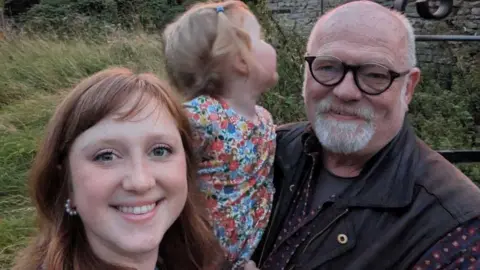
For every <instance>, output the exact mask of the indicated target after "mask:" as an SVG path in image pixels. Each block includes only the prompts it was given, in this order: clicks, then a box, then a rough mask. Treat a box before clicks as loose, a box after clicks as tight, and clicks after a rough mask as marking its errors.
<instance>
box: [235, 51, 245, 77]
mask: <svg viewBox="0 0 480 270" xmlns="http://www.w3.org/2000/svg"><path fill="white" fill-rule="evenodd" d="M232 66H233V70H234V71H235V72H237V73H238V74H240V75H242V76H247V75H248V64H247V61H246V60H245V58H244V57H243V56H242V55H241V54H240V53H237V54H235V56H234V57H233V63H232Z"/></svg>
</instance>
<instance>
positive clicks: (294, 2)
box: [267, 0, 480, 86]
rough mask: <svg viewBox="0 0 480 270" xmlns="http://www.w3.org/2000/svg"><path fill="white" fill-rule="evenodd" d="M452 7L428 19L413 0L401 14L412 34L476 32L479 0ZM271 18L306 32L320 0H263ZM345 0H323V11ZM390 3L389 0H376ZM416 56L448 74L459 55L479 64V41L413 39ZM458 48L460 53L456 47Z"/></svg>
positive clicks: (317, 12) (421, 62) (479, 28)
mask: <svg viewBox="0 0 480 270" xmlns="http://www.w3.org/2000/svg"><path fill="white" fill-rule="evenodd" d="M454 1H455V2H454V10H453V12H452V13H451V14H450V15H449V16H448V17H447V18H445V19H443V20H440V21H429V20H425V19H423V18H420V16H419V15H418V14H417V11H416V7H415V1H409V3H408V5H407V8H406V11H405V14H406V15H407V17H408V18H409V19H410V20H411V22H412V24H413V26H414V28H415V31H416V34H418V35H430V34H455V35H479V36H480V0H476V1H473V0H454ZM267 2H268V6H269V8H270V9H271V10H272V12H273V13H274V18H275V19H276V20H277V21H278V22H279V23H280V25H282V26H283V27H284V28H285V29H288V30H293V31H296V32H297V33H300V34H302V35H304V36H308V34H309V32H310V30H311V29H312V27H313V25H314V23H315V21H316V20H317V19H318V18H319V17H320V16H321V15H322V1H321V0H267ZM346 2H349V0H323V12H326V11H328V10H330V9H332V8H334V7H336V6H338V5H341V4H343V3H346ZM376 2H378V3H381V4H382V5H384V6H387V7H392V5H393V1H392V0H377V1H376ZM417 48H418V50H417V58H418V62H419V65H420V66H433V67H434V68H435V70H438V71H439V73H438V74H441V76H442V77H443V76H446V77H447V80H446V81H447V86H448V77H449V75H450V74H449V68H450V67H451V66H452V63H456V62H457V61H458V60H459V59H457V58H459V57H463V58H462V59H461V60H462V62H467V63H466V65H467V66H470V67H475V66H476V68H478V67H479V66H480V42H468V43H467V42H422V41H419V42H417ZM460 49H462V51H463V52H462V53H461V54H460V53H459V51H460Z"/></svg>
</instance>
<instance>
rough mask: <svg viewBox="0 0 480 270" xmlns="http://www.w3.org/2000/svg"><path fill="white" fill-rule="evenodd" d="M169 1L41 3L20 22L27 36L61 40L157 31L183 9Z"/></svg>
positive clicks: (48, 0)
mask: <svg viewBox="0 0 480 270" xmlns="http://www.w3.org/2000/svg"><path fill="white" fill-rule="evenodd" d="M169 2H170V1H168V0H77V1H75V0H42V1H41V3H40V4H38V5H36V6H34V7H33V8H32V9H30V10H29V11H28V12H27V13H26V14H24V15H23V16H21V18H20V21H19V22H20V23H21V24H22V25H23V28H24V29H25V30H26V31H28V32H30V33H48V32H50V33H51V32H54V33H56V34H57V35H59V36H62V37H71V36H79V35H82V36H83V35H96V36H98V35H100V34H102V33H103V34H105V33H107V34H108V33H112V32H114V31H115V30H118V29H123V30H125V29H127V30H140V29H141V30H142V31H156V30H159V29H161V28H163V26H164V25H165V24H166V23H167V22H169V21H171V20H172V19H173V18H174V17H175V16H176V15H177V14H179V13H180V12H183V11H184V10H185V8H184V6H183V5H178V4H174V3H173V4H170V3H169ZM171 2H174V1H171ZM186 4H188V2H187V3H186Z"/></svg>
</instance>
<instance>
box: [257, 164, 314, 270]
mask: <svg viewBox="0 0 480 270" xmlns="http://www.w3.org/2000/svg"><path fill="white" fill-rule="evenodd" d="M309 156H310V157H312V159H313V162H312V168H311V170H310V173H309V176H308V177H309V178H312V175H313V171H314V166H315V161H316V160H315V156H313V155H309ZM283 190H285V188H284V189H283ZM279 202H280V196H279V197H278V202H277V205H276V206H275V209H274V212H273V217H272V224H273V221H274V220H275V217H276V216H277V212H278V209H279V205H280V203H279ZM271 230H272V226H270V227H269V228H268V231H267V238H266V240H265V242H266V241H268V238H269V236H270V232H271ZM266 244H267V243H265V245H264V246H263V249H262V253H261V254H260V259H259V260H258V264H259V266H261V265H262V264H263V255H264V253H265V248H266V246H267V245H266Z"/></svg>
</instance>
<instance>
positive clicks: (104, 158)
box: [93, 151, 116, 162]
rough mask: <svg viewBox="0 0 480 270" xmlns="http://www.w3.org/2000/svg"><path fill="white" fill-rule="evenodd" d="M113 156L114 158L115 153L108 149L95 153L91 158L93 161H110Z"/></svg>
mask: <svg viewBox="0 0 480 270" xmlns="http://www.w3.org/2000/svg"><path fill="white" fill-rule="evenodd" d="M115 158H116V156H115V154H114V153H113V152H112V151H108V152H103V153H100V154H98V155H96V156H95V157H94V158H93V160H94V161H101V162H106V161H112V160H113V159H115Z"/></svg>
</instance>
